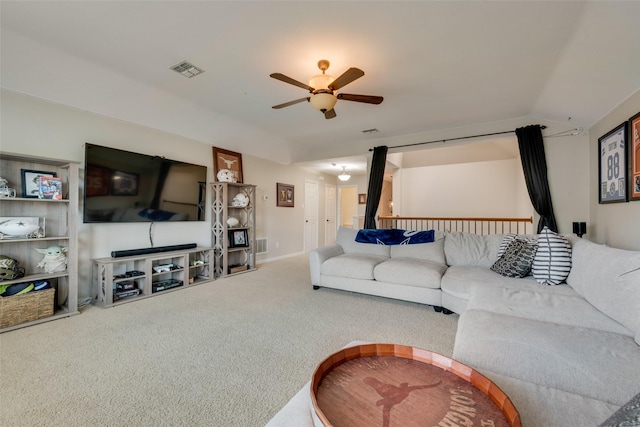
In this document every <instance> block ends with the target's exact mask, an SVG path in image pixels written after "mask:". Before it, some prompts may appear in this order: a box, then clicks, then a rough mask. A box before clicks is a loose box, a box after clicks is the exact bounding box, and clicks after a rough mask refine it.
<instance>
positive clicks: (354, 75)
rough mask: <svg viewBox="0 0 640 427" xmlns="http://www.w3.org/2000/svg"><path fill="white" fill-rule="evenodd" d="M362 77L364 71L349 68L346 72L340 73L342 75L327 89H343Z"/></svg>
mask: <svg viewBox="0 0 640 427" xmlns="http://www.w3.org/2000/svg"><path fill="white" fill-rule="evenodd" d="M362 76H364V71H362V70H361V69H359V68H353V67H351V68H349V69H348V70H347V71H345V72H344V73H342V75H341V76H340V77H338V78H337V79H335V80H334V81H333V82H332V83H331V84H330V85H329V89H331V90H338V89H340V88H341V87H345V86H346V85H348V84H349V83H351V82H352V81H354V80H356V79H359V78H360V77H362Z"/></svg>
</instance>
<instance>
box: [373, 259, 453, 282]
mask: <svg viewBox="0 0 640 427" xmlns="http://www.w3.org/2000/svg"><path fill="white" fill-rule="evenodd" d="M446 269H447V266H446V265H445V264H444V263H438V262H434V261H426V260H420V259H415V258H391V259H389V260H387V261H385V262H382V263H380V264H378V265H376V266H375V268H374V270H373V277H374V278H375V279H376V280H378V281H381V282H388V283H397V284H399V285H409V286H419V287H423V288H432V289H440V279H441V278H442V274H443V273H444V272H445V270H446Z"/></svg>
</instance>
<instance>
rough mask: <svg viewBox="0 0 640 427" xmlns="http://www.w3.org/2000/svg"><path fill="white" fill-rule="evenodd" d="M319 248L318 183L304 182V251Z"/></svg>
mask: <svg viewBox="0 0 640 427" xmlns="http://www.w3.org/2000/svg"><path fill="white" fill-rule="evenodd" d="M317 247H318V183H317V182H313V181H305V182H304V251H305V252H309V251H310V250H312V249H315V248H317Z"/></svg>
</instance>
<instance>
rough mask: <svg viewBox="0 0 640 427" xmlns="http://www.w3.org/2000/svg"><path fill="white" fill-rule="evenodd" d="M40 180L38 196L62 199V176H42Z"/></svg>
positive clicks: (40, 197)
mask: <svg viewBox="0 0 640 427" xmlns="http://www.w3.org/2000/svg"><path fill="white" fill-rule="evenodd" d="M38 180H39V182H38V198H39V199H50V200H62V178H57V177H49V176H41V177H40V178H39V179H38Z"/></svg>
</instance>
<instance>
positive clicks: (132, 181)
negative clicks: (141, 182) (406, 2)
mask: <svg viewBox="0 0 640 427" xmlns="http://www.w3.org/2000/svg"><path fill="white" fill-rule="evenodd" d="M111 194H112V195H114V196H136V195H137V194H138V175H137V174H134V173H127V172H120V171H113V173H112V174H111Z"/></svg>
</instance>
